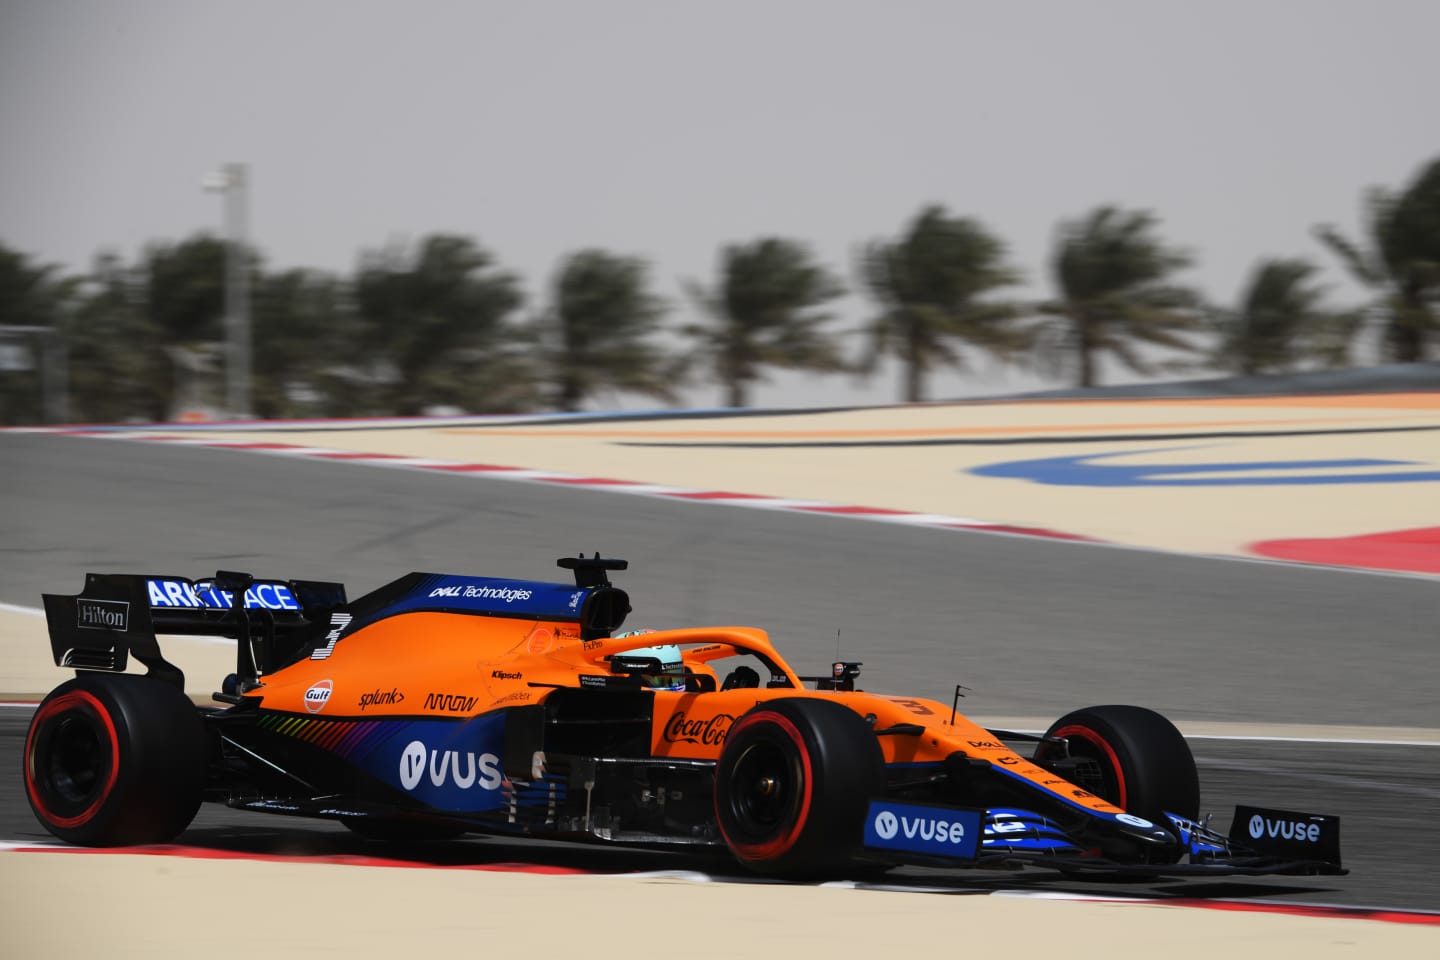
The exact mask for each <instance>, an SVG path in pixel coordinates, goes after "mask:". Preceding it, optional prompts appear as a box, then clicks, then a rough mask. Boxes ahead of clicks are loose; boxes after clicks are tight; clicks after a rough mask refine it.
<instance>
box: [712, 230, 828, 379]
mask: <svg viewBox="0 0 1440 960" xmlns="http://www.w3.org/2000/svg"><path fill="white" fill-rule="evenodd" d="M689 291H690V295H691V297H692V298H693V299H694V300H695V301H696V303H698V304H699V305H700V306H701V307H702V308H703V309H704V310H706V311H707V312H708V313H709V314H710V315H711V316H712V317H713V318H714V319H715V321H716V324H715V325H713V326H709V325H692V326H689V327H687V328H686V329H685V331H684V332H685V333H686V334H687V335H689V336H691V337H694V338H695V339H696V340H698V341H699V347H700V353H701V355H702V356H704V357H706V358H707V359H708V360H709V363H710V365H711V367H712V369H713V370H714V374H715V377H716V379H717V380H719V381H720V383H721V384H723V385H724V387H725V391H726V404H727V405H728V406H731V407H743V406H746V405H747V404H748V402H749V388H750V385H751V384H752V383H755V382H756V381H760V380H763V376H762V374H761V368H762V367H786V368H790V369H796V370H815V371H822V372H828V371H838V370H844V369H846V364H845V361H844V359H843V358H842V357H841V355H840V351H839V349H838V348H837V347H836V345H835V343H834V341H832V340H831V339H829V338H828V337H827V336H826V334H825V333H824V332H823V331H822V330H821V329H820V328H821V327H822V326H824V325H825V324H826V323H828V322H829V321H830V319H831V316H830V314H828V313H826V312H824V311H823V310H820V309H818V308H819V307H820V306H821V305H823V304H825V303H828V302H829V301H831V300H834V299H835V298H836V297H839V296H841V295H842V294H843V293H844V287H843V286H842V285H841V284H840V281H839V280H837V279H836V278H835V277H834V276H832V275H831V274H830V273H829V272H828V271H827V270H826V269H825V268H824V267H822V266H820V265H818V264H816V263H815V262H814V260H813V259H812V258H811V255H810V251H809V250H808V249H807V248H806V247H805V246H804V245H803V244H801V243H799V242H798V241H795V240H786V239H782V238H778V237H766V238H763V239H760V240H755V241H753V242H751V243H748V244H741V245H738V246H729V247H726V248H725V249H724V251H723V252H722V253H721V256H720V281H719V286H718V288H717V289H716V290H715V291H714V292H711V291H707V290H706V289H705V288H703V287H701V286H700V285H698V284H690V285H689Z"/></svg>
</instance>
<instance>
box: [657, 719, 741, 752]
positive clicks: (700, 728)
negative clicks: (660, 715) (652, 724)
mask: <svg viewBox="0 0 1440 960" xmlns="http://www.w3.org/2000/svg"><path fill="white" fill-rule="evenodd" d="M734 722H735V718H734V717H732V716H731V715H730V714H728V713H717V714H715V716H713V717H707V718H705V719H703V720H691V719H690V718H688V717H686V716H685V711H684V710H677V711H675V715H674V716H672V717H671V718H670V722H669V723H667V724H665V732H664V734H663V736H664V737H665V740H666V742H668V743H699V744H704V745H705V746H707V747H716V746H719V745H720V744H722V743H724V742H725V737H726V736H728V735H729V733H730V725H731V724H733V723H734Z"/></svg>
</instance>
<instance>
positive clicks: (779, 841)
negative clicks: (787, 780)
mask: <svg viewBox="0 0 1440 960" xmlns="http://www.w3.org/2000/svg"><path fill="white" fill-rule="evenodd" d="M766 722H768V723H773V724H775V725H776V726H777V727H779V728H780V729H781V730H782V731H783V732H784V733H785V736H786V737H788V738H789V739H790V741H791V742H792V743H794V744H795V747H796V749H797V750H799V752H800V768H801V779H802V780H803V788H802V790H801V794H800V810H799V814H798V815H797V816H796V817H795V822H794V823H792V824H791V825H790V829H789V830H786V831H785V832H784V833H783V834H781V835H780V836H778V837H776V838H774V839H773V840H767V841H765V842H764V843H745V842H742V841H736V840H734V839H732V838H731V837H730V835H729V834H728V833H725V827H724V825H723V824H722V825H721V827H720V832H721V834H722V835H724V837H725V842H726V843H728V844H729V845H730V849H731V850H732V851H734V852H735V855H736V856H737V857H739V858H740V859H742V860H751V861H763V860H774V859H776V858H778V857H782V856H784V855H785V854H786V853H788V852H789V851H790V850H791V849H792V848H793V847H794V846H795V843H796V841H798V840H799V839H800V834H801V832H802V831H803V830H804V829H805V824H806V823H807V822H808V821H809V819H810V805H811V802H812V799H813V798H812V791H813V789H814V783H815V780H814V777H813V776H812V775H811V766H810V750H809V748H808V747H806V745H805V738H804V736H802V735H801V733H800V729H799V728H798V727H796V726H795V724H794V723H793V722H791V720H790V718H789V717H787V716H785V715H784V714H780V713H776V712H774V711H773V710H762V711H760V712H758V713H752V714H750V715H749V716H747V717H745V718H744V719H743V720H741V721H740V722H739V723H737V724H736V725H735V727H734V728H733V729H731V731H730V733H729V734H728V735H727V736H726V739H727V740H733V739H734V738H735V735H736V734H737V733H739V732H740V731H742V730H745V729H746V728H748V727H752V726H754V725H755V724H757V723H766ZM717 787H718V783H717Z"/></svg>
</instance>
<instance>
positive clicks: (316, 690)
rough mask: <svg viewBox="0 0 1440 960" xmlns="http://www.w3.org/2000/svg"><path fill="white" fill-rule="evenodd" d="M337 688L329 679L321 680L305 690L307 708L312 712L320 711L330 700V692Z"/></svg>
mask: <svg viewBox="0 0 1440 960" xmlns="http://www.w3.org/2000/svg"><path fill="white" fill-rule="evenodd" d="M334 689H335V684H333V683H331V682H330V681H329V680H321V681H319V682H318V683H316V684H315V685H314V686H312V687H311V688H310V689H309V690H306V691H305V709H306V710H309V711H310V712H311V713H319V712H320V711H321V710H324V709H325V704H327V703H329V702H330V693H331V691H333V690H334Z"/></svg>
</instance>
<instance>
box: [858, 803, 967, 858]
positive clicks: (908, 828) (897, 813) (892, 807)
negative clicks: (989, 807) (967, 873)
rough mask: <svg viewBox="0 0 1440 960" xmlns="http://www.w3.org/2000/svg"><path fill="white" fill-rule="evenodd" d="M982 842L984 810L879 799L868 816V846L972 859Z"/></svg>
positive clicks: (866, 841)
mask: <svg viewBox="0 0 1440 960" xmlns="http://www.w3.org/2000/svg"><path fill="white" fill-rule="evenodd" d="M979 844H980V813H979V811H976V810H950V809H947V808H945V807H930V806H921V805H919V804H908V803H889V802H883V801H876V802H873V803H871V804H870V810H869V813H868V814H867V816H866V818H865V846H867V847H875V848H880V849H886V850H904V851H909V852H912V853H924V854H930V855H933V856H942V857H956V858H960V859H971V858H973V857H974V856H975V851H976V850H977V849H978V848H979Z"/></svg>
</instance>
